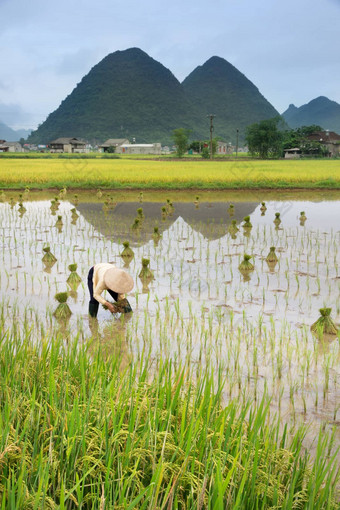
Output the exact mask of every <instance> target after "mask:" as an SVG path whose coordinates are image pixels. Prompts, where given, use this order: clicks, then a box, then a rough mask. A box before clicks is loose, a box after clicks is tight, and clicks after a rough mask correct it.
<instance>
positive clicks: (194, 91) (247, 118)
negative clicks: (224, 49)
mask: <svg viewBox="0 0 340 510" xmlns="http://www.w3.org/2000/svg"><path fill="white" fill-rule="evenodd" d="M182 85H183V88H184V90H185V92H186V93H187V95H188V96H189V97H190V99H191V100H192V101H193V102H194V104H195V105H196V107H197V108H199V109H200V111H201V112H202V114H203V115H204V116H206V115H207V114H214V115H216V117H215V118H214V128H215V129H214V135H215V136H220V137H222V138H224V139H227V140H231V141H232V142H234V143H235V138H236V129H238V130H239V135H240V138H241V139H242V138H243V136H244V134H245V128H246V127H247V126H248V125H249V124H253V123H254V122H259V121H260V120H264V119H268V118H272V117H275V116H277V115H279V113H278V112H277V111H276V110H275V108H274V107H273V106H272V105H271V104H270V103H269V102H268V101H267V100H266V99H265V98H264V97H263V96H262V94H261V93H260V92H259V90H258V88H257V87H255V85H254V84H253V83H252V82H251V81H250V80H248V78H246V77H245V76H244V75H243V74H242V73H241V72H240V71H238V70H237V69H236V68H235V67H234V66H233V65H231V64H230V63H229V62H227V61H226V60H224V59H223V58H220V57H212V58H210V59H209V60H208V61H207V62H205V64H203V65H202V66H199V67H197V68H196V69H195V70H194V71H193V72H192V73H191V74H190V75H189V76H188V77H187V78H186V79H185V80H184V81H183V83H182Z"/></svg>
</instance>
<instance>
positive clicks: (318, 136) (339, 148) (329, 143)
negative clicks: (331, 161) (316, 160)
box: [307, 130, 340, 157]
mask: <svg viewBox="0 0 340 510" xmlns="http://www.w3.org/2000/svg"><path fill="white" fill-rule="evenodd" d="M307 138H308V140H309V141H310V142H319V143H321V144H322V145H325V146H326V148H327V150H328V156H329V157H337V156H339V155H340V135H338V134H337V133H335V132H334V131H328V130H326V131H316V132H315V133H312V134H311V135H309V136H308V137H307Z"/></svg>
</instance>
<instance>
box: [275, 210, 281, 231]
mask: <svg viewBox="0 0 340 510" xmlns="http://www.w3.org/2000/svg"><path fill="white" fill-rule="evenodd" d="M280 224H281V218H280V213H279V212H276V213H275V220H274V225H275V226H276V227H278V226H279V225H280Z"/></svg>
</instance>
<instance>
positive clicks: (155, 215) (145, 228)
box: [77, 202, 257, 246]
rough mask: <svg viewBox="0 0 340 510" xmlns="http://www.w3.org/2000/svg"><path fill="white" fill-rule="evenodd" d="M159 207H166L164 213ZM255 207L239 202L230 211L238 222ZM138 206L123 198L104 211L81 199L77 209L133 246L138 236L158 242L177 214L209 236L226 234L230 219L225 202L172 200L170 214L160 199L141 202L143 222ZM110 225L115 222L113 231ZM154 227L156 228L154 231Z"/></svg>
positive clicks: (108, 233)
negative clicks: (198, 205) (158, 200)
mask: <svg viewBox="0 0 340 510" xmlns="http://www.w3.org/2000/svg"><path fill="white" fill-rule="evenodd" d="M162 207H164V208H165V209H164V216H163V212H162ZM256 207H257V203H256V202H253V203H251V202H244V203H238V204H235V206H234V207H233V208H232V209H233V214H232V215H233V217H234V218H235V220H236V221H237V222H241V220H242V219H243V218H244V217H245V216H247V215H249V214H250V213H252V212H253V211H254V210H255V209H256ZM139 208H140V204H139V203H138V202H122V203H118V204H117V205H116V207H115V209H114V210H113V211H109V212H107V214H106V215H105V214H103V211H102V205H101V204H98V203H80V204H79V206H78V207H77V209H78V211H79V212H80V213H81V214H82V215H83V216H84V218H85V219H86V220H87V221H88V222H90V223H91V224H92V225H93V226H94V228H95V229H96V230H97V231H99V232H101V233H102V234H103V235H105V236H106V237H108V238H112V237H113V236H114V237H118V238H119V237H121V238H124V239H125V240H128V241H130V242H131V244H132V245H133V246H135V245H137V244H138V242H139V241H140V240H142V241H144V242H145V241H148V240H150V239H153V240H154V241H155V243H157V242H158V241H159V238H158V235H161V234H162V232H164V231H166V230H167V229H169V227H170V226H171V225H172V224H173V223H175V221H176V220H177V219H178V218H182V219H183V220H184V221H185V222H186V223H188V224H189V225H191V226H192V227H193V228H194V229H195V230H196V231H197V232H200V233H201V234H203V235H204V236H205V237H207V238H209V239H218V238H220V237H222V236H223V235H225V232H226V228H228V226H229V224H230V223H231V218H230V216H228V214H227V204H226V203H225V202H212V203H211V204H207V203H204V202H200V207H199V208H198V209H196V208H195V206H194V205H193V204H190V203H175V204H173V209H172V214H171V215H169V214H168V212H167V207H166V206H164V205H163V204H162V203H161V202H143V216H144V217H145V219H144V220H143V221H142V224H141V220H140V217H136V215H137V214H138V213H137V210H138V209H139ZM112 225H114V231H113V229H112ZM132 226H133V227H132ZM155 228H157V230H156V231H155ZM154 234H156V235H154Z"/></svg>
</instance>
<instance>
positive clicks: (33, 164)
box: [0, 157, 340, 189]
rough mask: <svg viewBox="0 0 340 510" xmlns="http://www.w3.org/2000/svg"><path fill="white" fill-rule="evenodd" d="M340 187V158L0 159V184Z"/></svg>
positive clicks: (6, 185)
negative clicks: (240, 159)
mask: <svg viewBox="0 0 340 510" xmlns="http://www.w3.org/2000/svg"><path fill="white" fill-rule="evenodd" d="M25 186H30V187H32V188H53V187H59V188H61V187H63V186H67V187H69V188H70V187H72V188H93V187H97V186H99V187H104V188H111V189H114V188H135V189H142V188H144V189H147V188H156V189H157V188H158V189H164V188H167V189H180V188H183V189H187V188H188V187H192V188H198V189H199V188H201V189H232V188H236V189H237V188H243V189H249V188H261V189H265V188H269V189H272V188H329V189H335V188H340V160H335V159H334V160H295V161H291V160H290V161H288V160H287V161H285V160H280V161H255V160H254V161H224V160H220V161H218V160H216V161H212V162H211V161H206V160H194V161H188V160H186V161H168V160H134V159H126V158H125V159H123V158H122V159H104V158H101V159H86V158H80V157H77V158H74V159H71V158H63V159H56V158H49V159H21V158H20V159H19V158H1V159H0V187H1V188H23V187H25Z"/></svg>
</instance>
